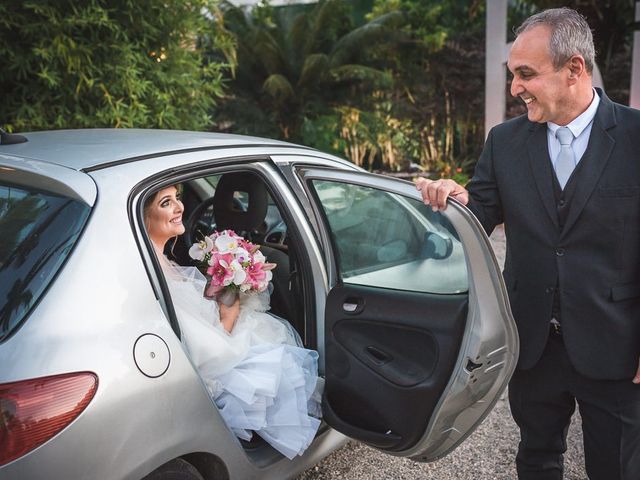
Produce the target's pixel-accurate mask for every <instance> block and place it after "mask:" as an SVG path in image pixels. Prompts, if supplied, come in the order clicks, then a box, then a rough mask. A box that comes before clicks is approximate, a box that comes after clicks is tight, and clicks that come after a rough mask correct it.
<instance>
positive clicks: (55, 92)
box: [0, 0, 634, 181]
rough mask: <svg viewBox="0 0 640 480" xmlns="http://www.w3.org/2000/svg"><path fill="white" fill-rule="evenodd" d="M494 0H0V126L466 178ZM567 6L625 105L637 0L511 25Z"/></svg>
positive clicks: (479, 139) (480, 134)
mask: <svg viewBox="0 0 640 480" xmlns="http://www.w3.org/2000/svg"><path fill="white" fill-rule="evenodd" d="M486 1H487V0H447V1H441V0H319V1H318V2H317V3H315V4H310V5H309V4H305V5H292V6H289V7H277V8H276V7H272V6H271V5H270V4H269V1H268V0H262V1H261V2H260V3H259V4H258V5H257V6H256V7H255V8H253V9H251V10H248V9H240V8H236V7H234V6H233V5H231V4H230V3H229V2H227V1H223V0H163V1H162V2H159V1H157V0H14V1H12V2H0V55H1V58H2V59H3V68H2V69H0V93H1V94H2V101H1V102H0V126H2V127H3V128H5V129H7V130H10V131H27V130H38V129H56V128H78V127H139V128H143V127H146V128H176V129H187V130H216V131H224V132H231V133H242V134H251V135H260V136H267V137H272V138H280V139H285V140H290V141H293V142H297V143H302V144H306V145H309V146H313V147H316V148H319V149H321V150H324V151H329V152H333V153H336V154H338V155H341V156H344V157H346V158H348V159H350V160H351V161H352V162H354V163H355V164H357V165H360V166H363V167H364V168H368V169H381V170H386V171H399V170H408V169H412V170H424V171H427V172H430V173H431V174H432V175H443V176H455V177H456V178H458V179H459V180H462V181H464V179H465V178H467V177H468V175H469V174H470V173H471V172H472V170H473V166H474V164H475V161H476V159H477V158H478V156H479V154H480V151H481V149H482V145H483V143H484V134H485V132H484V128H483V126H484V62H485V52H484V48H485V32H484V28H485V8H486ZM558 6H568V7H572V8H575V9H577V10H578V11H579V12H580V13H582V14H583V15H585V16H586V18H587V21H588V22H589V24H590V26H591V27H592V29H593V31H594V39H595V43H596V50H597V62H598V65H599V68H600V70H601V72H602V75H603V78H604V83H605V88H606V91H607V94H608V95H609V96H610V97H611V98H612V99H614V100H616V101H618V102H621V103H627V102H628V95H629V80H630V69H631V46H632V34H633V31H634V30H633V29H634V22H633V18H634V15H633V11H634V10H633V9H634V2H633V0H608V1H606V2H594V1H582V0H510V2H509V19H508V25H507V32H512V30H513V29H514V28H515V27H516V26H518V25H519V24H520V23H521V22H522V21H523V20H524V19H525V18H526V17H527V16H529V15H531V14H532V13H535V12H536V11H539V10H541V9H543V8H550V7H558ZM510 35H511V36H512V34H510ZM509 40H512V38H510V39H509ZM505 94H506V95H507V99H508V100H507V117H512V116H515V115H519V114H521V113H523V111H524V107H523V105H522V102H521V101H520V100H518V99H512V98H510V97H509V96H508V94H507V93H506V92H505Z"/></svg>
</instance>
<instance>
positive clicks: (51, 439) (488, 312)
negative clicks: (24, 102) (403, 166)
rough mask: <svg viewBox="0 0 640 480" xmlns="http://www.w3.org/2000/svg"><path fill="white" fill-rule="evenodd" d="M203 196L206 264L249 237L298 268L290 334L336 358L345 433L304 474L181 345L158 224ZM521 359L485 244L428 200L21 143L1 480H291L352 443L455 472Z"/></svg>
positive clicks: (2, 243) (186, 154)
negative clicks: (226, 241) (223, 402)
mask: <svg viewBox="0 0 640 480" xmlns="http://www.w3.org/2000/svg"><path fill="white" fill-rule="evenodd" d="M177 183H179V184H181V185H182V186H183V195H182V198H183V202H184V205H185V214H184V218H185V219H186V220H185V227H186V234H185V235H183V237H181V238H180V239H177V241H176V242H175V243H174V244H173V245H169V246H168V251H167V254H169V255H172V256H173V257H174V258H175V259H176V261H177V262H178V263H184V264H187V263H188V262H189V258H188V255H187V250H188V247H189V245H190V243H191V242H192V241H194V239H196V238H198V236H199V235H200V234H201V233H210V232H211V231H212V230H214V229H222V228H233V229H235V230H236V231H237V232H240V233H242V234H243V235H245V236H247V237H249V238H250V240H252V241H253V242H257V243H259V244H261V245H263V251H264V252H265V253H266V255H267V257H268V258H269V260H271V261H275V262H276V263H277V264H278V268H277V269H276V270H275V273H274V279H273V285H274V291H273V294H272V297H271V298H272V311H273V313H275V314H277V315H279V316H281V317H284V318H286V319H287V320H289V322H291V324H292V325H293V326H294V327H295V328H296V330H297V331H298V332H299V333H300V335H301V337H302V339H303V341H304V343H305V345H306V346H307V347H308V348H312V349H316V350H317V351H318V352H319V354H320V367H319V368H320V374H321V376H322V377H323V378H324V380H325V393H324V397H323V404H322V407H323V417H324V418H323V424H322V426H321V428H320V431H319V433H318V435H317V437H316V439H315V441H314V442H313V443H312V445H311V446H310V447H309V449H308V450H307V451H306V452H305V453H304V455H302V456H300V457H297V458H296V459H294V460H293V461H290V460H288V459H286V458H284V457H283V456H282V455H280V454H279V453H278V452H276V451H275V450H273V449H272V448H271V447H270V446H269V445H267V444H266V443H264V442H261V441H255V442H242V441H240V440H238V439H237V438H236V437H235V436H234V435H233V434H232V432H230V431H229V429H228V428H227V427H226V425H225V423H224V421H223V420H222V418H221V416H220V414H219V413H218V411H217V410H216V406H215V404H214V403H213V402H212V400H211V398H210V397H209V395H208V394H207V391H206V388H205V387H204V385H203V382H202V380H201V379H200V377H199V376H198V372H197V370H196V369H195V367H194V365H193V364H192V362H191V361H190V359H189V357H188V355H187V354H186V352H185V349H184V348H183V345H182V343H181V340H180V326H179V319H177V318H176V315H175V312H174V309H173V306H172V303H171V297H170V292H169V291H168V289H167V286H166V283H165V280H164V278H163V275H162V270H161V269H160V266H159V263H158V260H157V259H156V257H155V254H154V253H153V248H152V247H151V243H150V240H149V238H148V237H147V234H146V232H145V229H144V225H143V222H142V206H143V203H144V200H145V198H147V197H148V196H149V195H151V194H152V193H153V192H154V191H156V190H157V189H159V188H161V187H163V186H166V185H172V184H177ZM517 355H518V340H517V333H516V329H515V324H514V322H513V319H512V317H511V313H510V309H509V304H508V301H507V297H506V290H505V288H504V284H503V281H502V277H501V274H500V271H499V267H498V265H497V263H496V260H495V258H494V256H493V253H492V251H491V248H490V246H489V242H488V240H487V237H486V235H485V233H484V232H483V231H482V228H481V226H480V224H479V223H478V222H477V221H476V219H475V218H474V217H473V215H471V214H470V212H469V211H468V210H467V209H466V208H465V207H463V206H461V205H460V204H458V203H456V202H455V201H451V203H450V207H449V208H448V209H447V210H446V211H445V212H444V213H433V212H432V211H431V210H430V209H429V208H427V207H425V206H424V205H423V204H422V202H421V201H420V196H419V195H418V192H417V191H416V189H415V187H414V186H413V185H412V184H411V183H409V182H406V181H401V180H397V179H392V178H388V177H383V176H378V175H373V174H370V173H367V172H364V171H362V170H360V169H358V168H356V167H355V166H354V165H352V164H350V163H348V162H346V161H344V160H341V159H339V158H336V157H333V156H331V155H327V154H324V153H321V152H319V151H316V150H313V149H309V148H305V147H301V146H296V145H292V144H288V143H283V142H278V141H274V140H267V139H261V138H253V137H241V136H232V135H219V134H212V133H197V132H182V131H161V130H133V129H132V130H108V129H106V130H77V131H73V130H69V131H51V132H35V133H26V134H23V135H7V134H5V133H4V132H3V133H2V135H1V136H0V477H1V478H2V479H3V480H12V479H20V480H25V479H37V478H47V479H140V478H149V479H169V478H170V479H202V478H204V479H216V480H220V479H227V478H233V479H250V478H262V479H268V478H274V479H282V478H289V477H292V476H295V475H297V474H299V473H300V472H302V471H303V470H305V469H307V468H309V467H310V466H312V465H314V464H315V463H317V462H318V461H320V460H321V459H322V458H324V457H325V456H327V455H328V454H329V453H330V452H331V451H333V450H334V449H336V448H338V447H339V446H341V445H343V444H344V442H345V441H346V440H347V439H348V438H351V439H353V440H355V441H359V442H363V443H365V444H367V445H370V446H373V447H375V448H377V449H379V450H381V451H383V452H387V453H389V454H390V455H396V456H401V457H408V458H411V459H414V460H417V461H433V460H436V459H438V458H440V457H442V456H444V455H446V454H447V453H448V452H450V451H451V450H453V449H454V448H455V447H456V446H458V445H459V444H460V443H461V442H462V441H463V440H464V439H465V438H466V437H467V436H468V435H469V434H470V432H471V431H473V429H474V428H475V427H476V426H477V425H478V424H479V423H480V422H481V421H482V419H483V418H484V417H485V416H486V415H487V413H488V412H489V410H490V409H491V408H492V406H493V405H494V403H495V401H496V400H497V398H498V397H499V395H500V394H501V392H502V391H503V390H504V388H505V386H506V384H507V382H508V380H509V378H510V376H511V374H512V372H513V369H514V367H515V362H516V359H517Z"/></svg>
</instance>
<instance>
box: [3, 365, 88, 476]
mask: <svg viewBox="0 0 640 480" xmlns="http://www.w3.org/2000/svg"><path fill="white" fill-rule="evenodd" d="M97 388H98V377H97V376H96V375H95V374H93V373H91V372H78V373H66V374H63V375H53V376H50V377H41V378H34V379H30V380H23V381H20V382H13V383H5V384H0V465H4V464H5V463H9V462H10V461H12V460H15V459H16V458H18V457H21V456H22V455H24V454H26V453H28V452H30V451H31V450H33V449H34V448H36V447H38V446H40V445H42V444H43V443H44V442H46V441H47V440H49V439H50V438H51V437H53V436H54V435H56V434H57V433H59V432H60V431H61V430H62V429H63V428H65V427H66V426H67V425H69V424H70V423H71V422H72V421H73V420H74V419H75V418H76V417H77V416H78V415H80V413H81V412H82V411H83V410H84V409H85V408H86V407H87V405H89V402H90V401H91V399H92V398H93V396H94V395H95V393H96V390H97Z"/></svg>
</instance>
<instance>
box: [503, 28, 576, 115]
mask: <svg viewBox="0 0 640 480" xmlns="http://www.w3.org/2000/svg"><path fill="white" fill-rule="evenodd" d="M550 36H551V30H550V29H549V27H546V26H538V27H534V28H532V29H530V30H527V31H526V32H524V33H522V34H520V35H519V36H518V38H517V39H516V41H515V42H513V46H512V48H511V52H510V53H509V61H508V62H507V67H508V68H509V71H510V72H511V73H512V74H513V82H512V83H511V95H513V96H514V97H516V96H517V97H520V98H521V99H522V100H523V101H524V103H525V104H526V105H527V116H528V118H529V120H531V121H532V122H538V123H544V122H553V123H557V124H558V125H566V124H567V123H569V122H570V121H571V120H572V115H571V113H570V111H569V108H567V107H568V102H570V89H569V83H568V76H569V73H570V70H569V68H568V66H566V65H565V66H563V67H562V68H560V69H559V70H556V69H555V68H554V66H553V62H552V59H551V54H550V53H549V39H550Z"/></svg>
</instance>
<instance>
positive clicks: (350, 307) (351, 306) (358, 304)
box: [342, 298, 364, 314]
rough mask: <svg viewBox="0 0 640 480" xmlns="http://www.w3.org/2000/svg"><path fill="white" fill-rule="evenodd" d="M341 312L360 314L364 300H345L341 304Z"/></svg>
mask: <svg viewBox="0 0 640 480" xmlns="http://www.w3.org/2000/svg"><path fill="white" fill-rule="evenodd" d="M342 310H343V311H344V312H345V313H351V314H354V313H360V312H361V311H362V310H364V300H363V299H361V298H347V299H346V300H345V301H344V302H343V303H342Z"/></svg>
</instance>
